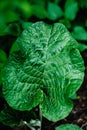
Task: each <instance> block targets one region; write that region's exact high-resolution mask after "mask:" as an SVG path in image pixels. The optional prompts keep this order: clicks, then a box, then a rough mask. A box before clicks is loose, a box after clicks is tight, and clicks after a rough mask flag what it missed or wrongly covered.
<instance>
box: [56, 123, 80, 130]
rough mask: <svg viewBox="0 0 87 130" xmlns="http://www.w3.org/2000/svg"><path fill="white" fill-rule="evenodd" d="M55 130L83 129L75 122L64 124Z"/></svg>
mask: <svg viewBox="0 0 87 130" xmlns="http://www.w3.org/2000/svg"><path fill="white" fill-rule="evenodd" d="M55 130H82V129H81V128H79V127H78V126H77V125H73V124H64V125H60V126H59V127H57V128H56V129H55Z"/></svg>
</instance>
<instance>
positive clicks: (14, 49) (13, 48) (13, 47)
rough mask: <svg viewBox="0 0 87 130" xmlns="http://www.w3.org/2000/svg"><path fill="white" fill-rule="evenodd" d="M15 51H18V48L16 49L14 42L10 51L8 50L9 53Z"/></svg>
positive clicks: (16, 45)
mask: <svg viewBox="0 0 87 130" xmlns="http://www.w3.org/2000/svg"><path fill="white" fill-rule="evenodd" d="M15 51H19V47H18V44H17V43H16V42H14V43H13V44H12V46H11V49H10V53H13V52H15Z"/></svg>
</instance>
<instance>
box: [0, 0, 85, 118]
mask: <svg viewBox="0 0 87 130" xmlns="http://www.w3.org/2000/svg"><path fill="white" fill-rule="evenodd" d="M37 21H44V22H46V23H48V24H52V23H55V22H60V23H63V24H64V25H65V26H66V27H67V28H68V30H69V31H70V32H71V35H72V36H73V37H74V38H75V39H76V40H77V41H78V49H79V50H80V52H83V51H84V50H86V49H87V0H0V110H2V109H3V108H4V104H5V101H4V99H3V96H2V92H1V89H2V80H1V78H2V76H3V73H2V70H3V67H4V66H5V64H6V62H7V59H8V57H9V54H11V53H13V52H14V51H17V50H19V48H18V46H17V44H16V39H17V37H18V36H19V35H20V34H21V32H22V31H23V30H24V29H26V28H27V25H29V26H30V25H31V24H32V23H34V22H37ZM1 120H2V119H1ZM4 120H7V118H5V119H4Z"/></svg>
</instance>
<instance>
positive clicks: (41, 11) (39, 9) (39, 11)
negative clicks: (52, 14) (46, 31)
mask: <svg viewBox="0 0 87 130" xmlns="http://www.w3.org/2000/svg"><path fill="white" fill-rule="evenodd" d="M32 10H33V15H34V16H36V17H37V18H40V19H44V18H47V11H46V9H45V8H44V7H43V6H41V5H32Z"/></svg>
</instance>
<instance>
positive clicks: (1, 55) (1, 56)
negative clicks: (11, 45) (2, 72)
mask: <svg viewBox="0 0 87 130" xmlns="http://www.w3.org/2000/svg"><path fill="white" fill-rule="evenodd" d="M6 60H7V55H6V53H5V52H4V51H3V50H2V49H0V63H1V62H6Z"/></svg>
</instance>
